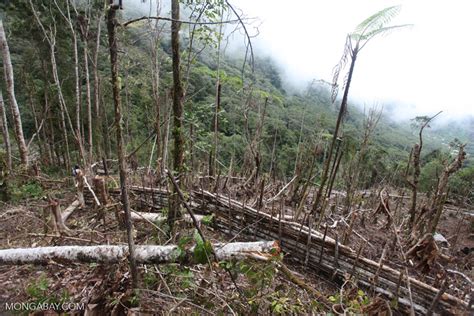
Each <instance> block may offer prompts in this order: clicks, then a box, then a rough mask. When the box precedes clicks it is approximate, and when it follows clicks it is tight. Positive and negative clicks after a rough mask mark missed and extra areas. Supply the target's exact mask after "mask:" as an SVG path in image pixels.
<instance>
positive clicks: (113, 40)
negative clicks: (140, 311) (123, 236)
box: [107, 5, 138, 288]
mask: <svg viewBox="0 0 474 316" xmlns="http://www.w3.org/2000/svg"><path fill="white" fill-rule="evenodd" d="M117 9H118V7H117V6H115V5H111V6H110V7H109V10H108V13H107V30H108V34H109V49H110V66H111V72H112V88H113V97H114V106H115V125H116V126H115V127H116V134H117V154H118V160H119V173H120V191H121V197H122V206H123V210H124V212H125V220H126V222H125V225H126V227H127V237H128V251H129V253H130V256H129V260H130V270H131V275H132V287H133V288H136V287H137V286H138V279H137V278H138V273H137V265H136V257H135V244H134V240H133V226H132V220H131V216H130V202H129V200H128V188H127V172H126V165H125V150H124V148H123V135H122V129H123V126H122V105H121V101H120V83H119V70H118V59H117V57H118V53H117V51H118V49H117V34H116V26H117V24H118V21H117V19H116V11H117Z"/></svg>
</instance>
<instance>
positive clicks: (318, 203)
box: [311, 46, 359, 220]
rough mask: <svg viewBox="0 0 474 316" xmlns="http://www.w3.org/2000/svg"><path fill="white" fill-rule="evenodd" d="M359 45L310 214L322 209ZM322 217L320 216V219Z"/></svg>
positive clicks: (352, 60) (354, 51) (353, 53)
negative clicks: (325, 187)
mask: <svg viewBox="0 0 474 316" xmlns="http://www.w3.org/2000/svg"><path fill="white" fill-rule="evenodd" d="M358 50H359V47H358V46H356V47H355V48H354V50H353V51H352V59H351V66H350V68H349V74H348V76H347V84H346V87H345V89H344V95H343V96H342V101H341V108H340V109H339V115H338V116H337V121H336V128H335V129H334V133H333V136H332V141H331V145H330V147H329V153H328V156H327V158H326V161H325V163H324V170H323V175H322V176H321V183H320V185H319V190H318V193H317V195H316V199H315V200H314V204H313V209H312V211H311V213H312V214H314V213H315V212H317V211H322V209H321V198H322V197H323V192H324V186H325V185H326V181H327V180H328V174H329V166H330V164H331V160H332V156H333V152H334V147H335V145H336V141H337V138H338V135H339V129H340V127H341V124H342V120H343V118H344V114H345V113H346V107H347V100H348V97H349V88H350V86H351V80H352V75H353V73H354V67H355V62H356V60H357V53H358ZM321 219H322V217H321V218H320V220H321Z"/></svg>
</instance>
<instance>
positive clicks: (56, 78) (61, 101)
mask: <svg viewBox="0 0 474 316" xmlns="http://www.w3.org/2000/svg"><path fill="white" fill-rule="evenodd" d="M29 2H30V7H31V10H32V11H33V15H34V16H35V19H36V22H37V23H38V25H39V26H40V28H41V30H42V31H43V34H44V36H45V38H46V40H47V42H48V44H49V49H50V52H51V68H52V74H53V79H54V84H55V86H56V88H57V90H58V91H57V93H58V99H59V108H60V110H61V125H62V126H61V127H62V130H63V136H64V143H65V149H66V153H65V156H64V157H65V159H64V160H65V164H66V167H67V168H68V169H69V168H70V167H71V156H70V153H69V141H68V133H67V128H66V117H67V120H68V123H69V127H70V128H71V131H72V132H73V133H75V130H74V126H73V125H72V121H71V117H70V116H69V112H68V111H67V106H66V101H65V100H64V96H63V93H62V88H61V83H60V81H59V76H58V68H57V65H56V53H55V46H56V25H55V24H54V23H53V26H51V27H50V33H49V34H48V32H47V31H46V29H45V27H44V25H43V23H42V22H41V19H40V17H39V15H38V12H36V9H35V7H34V5H33V1H32V0H30V1H29ZM75 136H76V139H77V135H75ZM79 148H80V149H81V146H79Z"/></svg>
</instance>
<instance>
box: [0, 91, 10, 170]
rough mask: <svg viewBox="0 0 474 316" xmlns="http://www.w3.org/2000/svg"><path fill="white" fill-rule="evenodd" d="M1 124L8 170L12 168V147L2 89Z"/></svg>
mask: <svg viewBox="0 0 474 316" xmlns="http://www.w3.org/2000/svg"><path fill="white" fill-rule="evenodd" d="M0 124H1V129H2V135H3V144H4V145H5V152H6V155H7V157H6V158H7V167H8V171H11V170H12V148H11V145H10V134H9V133H8V122H7V113H6V111H5V104H4V103H3V95H2V91H0Z"/></svg>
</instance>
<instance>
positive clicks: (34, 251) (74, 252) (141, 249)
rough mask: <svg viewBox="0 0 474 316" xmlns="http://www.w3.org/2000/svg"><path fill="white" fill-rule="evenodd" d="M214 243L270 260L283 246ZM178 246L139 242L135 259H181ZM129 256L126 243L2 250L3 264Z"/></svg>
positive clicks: (228, 251)
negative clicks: (141, 243) (142, 243)
mask: <svg viewBox="0 0 474 316" xmlns="http://www.w3.org/2000/svg"><path fill="white" fill-rule="evenodd" d="M212 247H213V249H215V254H216V257H217V259H218V260H230V259H237V260H242V259H246V258H252V259H256V260H263V261H266V260H269V259H271V258H272V257H274V253H275V252H276V251H279V249H280V248H279V246H278V243H277V242H276V241H256V242H234V243H227V244H214V245H212ZM178 250H179V247H178V246H176V245H169V246H152V245H144V246H137V251H136V254H134V255H133V259H134V261H135V260H136V261H137V262H140V263H173V262H179V260H180V257H179V256H175V255H174V254H175V253H176V252H177V251H178ZM193 252H194V247H191V248H189V249H186V250H185V255H184V256H183V257H184V258H187V259H188V261H190V262H191V263H192V258H193ZM129 256H130V255H129V254H127V249H126V248H125V247H124V246H115V245H100V246H58V247H38V248H14V249H1V250H0V265H7V264H12V265H19V264H46V263H48V262H50V261H51V260H58V261H60V262H64V261H67V262H71V261H72V262H103V263H117V262H121V261H122V260H123V259H124V258H125V257H129Z"/></svg>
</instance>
